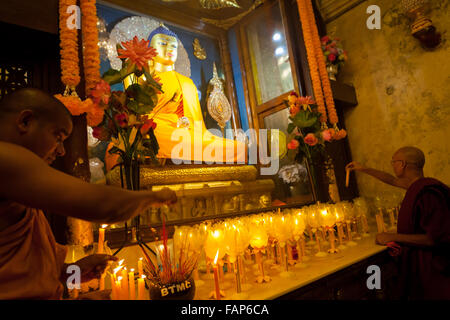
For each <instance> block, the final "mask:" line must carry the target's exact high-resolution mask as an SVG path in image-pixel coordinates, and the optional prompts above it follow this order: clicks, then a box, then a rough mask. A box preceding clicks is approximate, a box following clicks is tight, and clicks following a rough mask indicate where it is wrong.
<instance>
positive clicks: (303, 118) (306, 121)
mask: <svg viewBox="0 0 450 320" xmlns="http://www.w3.org/2000/svg"><path fill="white" fill-rule="evenodd" d="M318 119H319V117H318V116H317V114H314V113H313V112H307V111H304V110H301V111H299V112H298V113H297V114H296V115H295V117H294V124H295V125H296V126H297V127H299V128H308V127H311V126H314V124H315V123H316V122H318Z"/></svg>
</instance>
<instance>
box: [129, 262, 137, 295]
mask: <svg viewBox="0 0 450 320" xmlns="http://www.w3.org/2000/svg"><path fill="white" fill-rule="evenodd" d="M128 284H129V286H130V300H136V286H135V285H134V269H131V270H130V272H129V273H128Z"/></svg>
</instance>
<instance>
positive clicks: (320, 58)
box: [305, 0, 339, 125]
mask: <svg viewBox="0 0 450 320" xmlns="http://www.w3.org/2000/svg"><path fill="white" fill-rule="evenodd" d="M305 2H306V6H307V10H308V18H309V25H310V27H311V31H312V38H313V45H314V53H315V55H316V60H317V63H318V66H319V74H320V80H321V82H322V89H323V94H324V96H325V102H326V106H327V111H328V118H329V119H330V123H331V124H332V125H334V124H337V123H338V121H339V120H338V116H337V113H336V108H335V106H334V99H333V92H332V91H331V85H330V79H329V78H328V73H327V67H326V64H325V58H324V55H323V51H322V48H321V44H320V37H319V31H318V30H317V24H316V18H315V16H314V11H313V7H312V3H311V1H310V0H305Z"/></svg>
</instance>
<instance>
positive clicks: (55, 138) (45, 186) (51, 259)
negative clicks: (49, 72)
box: [0, 88, 176, 299]
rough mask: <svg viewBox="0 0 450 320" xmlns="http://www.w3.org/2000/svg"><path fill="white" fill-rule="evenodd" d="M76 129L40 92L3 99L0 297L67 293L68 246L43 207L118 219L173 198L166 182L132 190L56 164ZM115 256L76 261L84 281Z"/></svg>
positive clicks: (24, 92) (104, 220)
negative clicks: (57, 236)
mask: <svg viewBox="0 0 450 320" xmlns="http://www.w3.org/2000/svg"><path fill="white" fill-rule="evenodd" d="M71 131H72V120H71V115H70V113H69V112H68V110H67V109H66V108H65V107H64V105H63V104H61V103H60V102H59V101H58V100H57V99H55V98H53V97H52V96H50V95H48V94H46V93H45V92H43V91H40V90H37V89H31V88H27V89H20V90H17V91H15V92H13V93H12V94H10V95H8V96H6V97H4V98H3V99H2V100H1V101H0V181H1V183H0V299H60V298H61V296H62V292H63V284H62V282H64V280H65V278H66V277H67V272H66V269H65V265H64V259H65V256H66V248H65V247H64V246H62V245H59V244H57V243H56V242H55V238H54V236H53V234H52V231H51V229H50V227H49V225H48V222H47V220H46V218H45V216H44V214H43V212H42V210H49V211H50V212H52V213H55V214H60V215H64V216H70V217H74V218H78V219H83V220H87V221H92V222H98V223H117V222H121V221H126V220H128V219H131V218H132V217H134V216H135V215H137V214H139V213H140V212H142V210H145V209H146V208H148V207H150V206H152V205H161V204H163V203H173V202H175V201H176V196H175V194H174V192H172V191H170V190H169V189H164V190H161V191H160V192H151V191H142V192H133V191H127V190H124V189H119V188H114V187H110V186H102V185H95V184H89V183H86V182H84V181H82V180H80V179H77V178H75V177H72V176H70V175H67V174H64V173H62V172H59V171H57V170H55V169H53V168H51V167H50V166H49V164H51V163H52V162H53V161H54V160H55V158H56V157H57V156H62V155H64V153H65V151H64V146H63V142H64V140H65V139H66V138H67V137H68V136H69V135H70V134H71ZM112 259H115V258H113V257H111V256H108V255H93V256H89V257H87V258H84V259H81V260H80V261H78V262H76V264H78V265H79V266H80V268H81V277H82V279H81V280H82V281H88V280H90V279H93V278H96V277H97V278H98V277H99V276H100V275H101V273H102V272H103V271H104V269H105V267H106V265H107V263H108V262H109V260H112Z"/></svg>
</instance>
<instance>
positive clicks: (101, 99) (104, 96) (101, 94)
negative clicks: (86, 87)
mask: <svg viewBox="0 0 450 320" xmlns="http://www.w3.org/2000/svg"><path fill="white" fill-rule="evenodd" d="M91 97H92V101H94V103H95V104H98V105H101V104H103V105H107V104H108V102H109V97H111V87H110V86H109V83H108V82H106V81H104V80H100V81H99V82H98V83H97V84H96V85H95V88H94V89H92V90H91Z"/></svg>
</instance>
